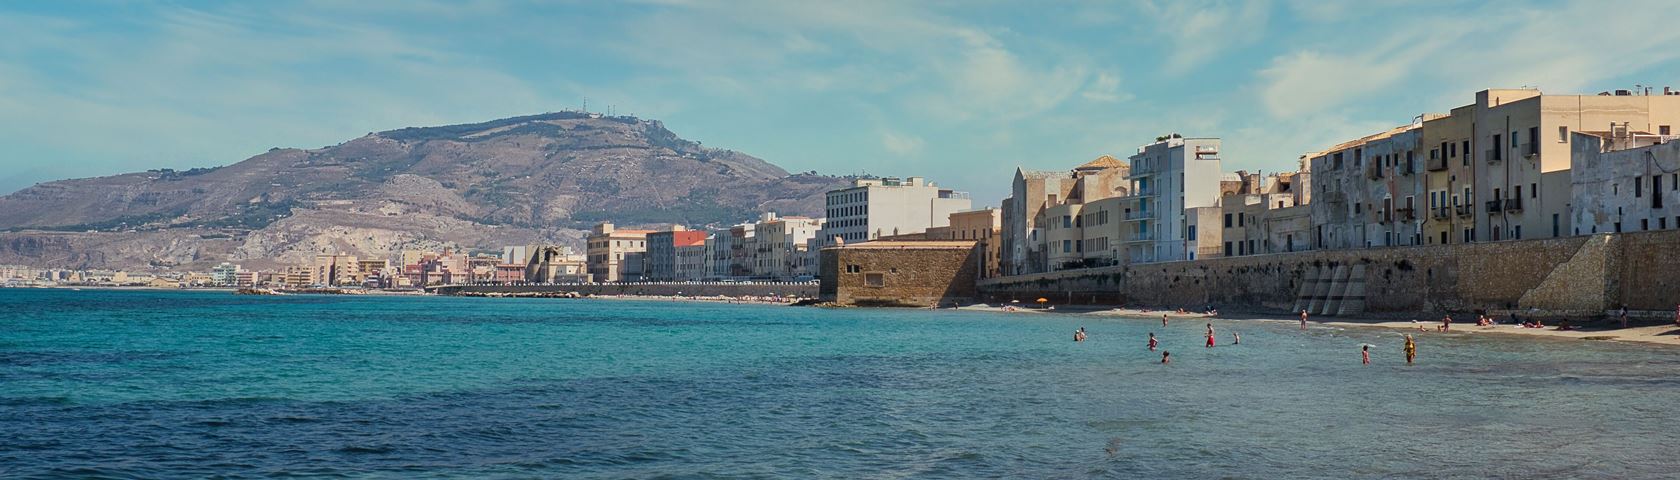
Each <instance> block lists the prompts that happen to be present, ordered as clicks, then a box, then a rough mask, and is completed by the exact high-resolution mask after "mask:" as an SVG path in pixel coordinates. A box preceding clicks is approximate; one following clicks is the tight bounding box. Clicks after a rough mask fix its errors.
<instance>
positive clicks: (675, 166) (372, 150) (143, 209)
mask: <svg viewBox="0 0 1680 480" xmlns="http://www.w3.org/2000/svg"><path fill="white" fill-rule="evenodd" d="M846 182H847V180H846V179H844V178H837V177H828V176H820V175H816V174H814V173H810V174H796V175H790V174H788V172H787V171H785V170H782V169H781V168H780V167H777V166H775V165H772V164H770V163H768V162H765V161H763V160H760V159H758V158H755V157H752V156H750V155H746V154H743V153H739V152H735V151H730V150H720V149H713V148H706V147H703V146H702V145H701V144H700V143H699V142H694V141H690V140H684V139H682V138H681V137H678V136H677V135H676V134H675V133H672V132H671V131H670V130H667V129H666V128H665V127H664V125H663V124H661V123H660V122H659V121H657V120H643V119H637V118H633V117H603V116H601V115H598V114H589V113H581V112H559V113H547V114H541V115H531V116H523V117H514V118H507V119H502V120H494V121H489V122H483V123H474V124H465V125H450V126H443V127H424V128H404V129H400V130H391V131H384V132H377V133H370V134H368V135H366V136H363V137H361V138H357V139H354V140H350V141H348V142H344V143H341V144H338V145H334V146H329V147H325V148H320V149H313V150H306V149H295V148H275V149H271V150H269V151H268V152H266V153H263V154H261V155H257V156H255V157H251V158H250V159H247V160H245V161H242V162H239V163H235V164H233V165H228V166H224V167H217V168H201V169H192V170H186V171H175V170H168V169H163V170H150V171H146V172H138V173H129V174H123V175H115V176H110V177H100V178H87V179H75V180H63V181H56V182H48V183H42V184H39V185H35V186H32V187H29V188H26V189H23V190H20V191H17V192H15V193H12V194H10V195H6V196H4V197H0V230H4V232H3V233H0V264H3V263H22V264H28V265H39V266H53V267H80V268H139V267H155V268H177V267H195V268H196V267H202V266H204V265H209V264H214V263H216V262H221V261H236V262H241V261H242V262H247V263H251V264H254V265H258V266H263V265H267V264H269V263H270V261H271V260H272V261H278V262H279V263H289V262H298V261H301V260H302V259H304V258H307V257H309V256H310V255H313V254H314V253H317V252H323V251H336V252H343V253H351V254H358V255H364V256H376V257H380V258H383V257H384V256H388V255H390V254H391V253H392V252H395V251H399V250H402V249H409V248H442V247H456V248H482V249H495V248H499V247H500V246H502V245H511V244H521V243H529V242H539V241H540V242H560V243H570V244H574V245H580V243H579V240H578V239H579V238H581V235H582V234H583V232H584V231H585V230H587V229H588V228H589V226H590V225H592V224H593V223H594V222H597V221H602V220H610V221H614V222H616V223H619V224H622V225H653V224H662V223H683V224H687V225H706V224H722V223H729V222H736V221H741V220H746V219H749V218H752V217H753V216H755V215H756V214H757V213H758V212H765V211H775V212H779V213H782V214H787V215H819V214H820V213H821V211H822V201H823V195H822V193H823V192H825V191H827V190H830V189H833V188H836V187H838V186H842V185H844V184H846Z"/></svg>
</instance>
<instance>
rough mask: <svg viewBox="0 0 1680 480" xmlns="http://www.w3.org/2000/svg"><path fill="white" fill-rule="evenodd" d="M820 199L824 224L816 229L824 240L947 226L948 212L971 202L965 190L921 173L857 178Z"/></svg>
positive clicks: (862, 239) (867, 237)
mask: <svg viewBox="0 0 1680 480" xmlns="http://www.w3.org/2000/svg"><path fill="white" fill-rule="evenodd" d="M824 200H825V204H826V218H827V223H826V224H824V225H823V227H822V230H821V232H820V234H819V235H820V238H821V239H822V242H823V244H824V245H834V244H835V243H836V241H837V240H838V241H843V242H847V243H857V242H866V241H869V240H873V239H876V238H880V237H883V236H895V235H906V234H913V233H923V232H926V231H927V229H928V228H932V227H942V226H946V225H948V223H947V222H949V221H950V216H951V214H952V213H955V212H959V211H963V210H968V209H969V208H971V206H972V202H971V201H970V200H969V198H968V194H967V193H963V192H957V191H953V190H950V189H945V188H940V187H938V186H935V185H934V184H933V182H928V181H926V180H925V179H923V178H922V177H909V178H905V179H903V180H900V179H898V178H895V177H887V178H870V179H858V180H855V181H854V182H853V185H852V186H851V187H848V188H842V189H837V190H832V191H829V192H828V194H827V196H826V197H825V199H824Z"/></svg>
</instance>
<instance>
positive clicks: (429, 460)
mask: <svg viewBox="0 0 1680 480" xmlns="http://www.w3.org/2000/svg"><path fill="white" fill-rule="evenodd" d="M1079 326H1084V327H1086V328H1087V330H1089V331H1090V340H1089V341H1087V342H1085V343H1083V344H1075V343H1073V342H1071V341H1070V338H1071V332H1072V330H1073V329H1074V328H1076V327H1079ZM1215 326H1216V327H1217V328H1219V329H1220V330H1221V331H1222V332H1227V331H1230V330H1233V329H1235V330H1238V331H1240V332H1241V333H1242V335H1243V344H1242V345H1238V346H1224V345H1222V346H1220V347H1218V348H1214V349H1211V350H1209V349H1205V348H1203V347H1202V346H1201V342H1202V336H1201V332H1202V329H1203V326H1202V323H1200V322H1191V321H1180V322H1175V324H1174V325H1173V326H1172V327H1171V328H1169V329H1162V328H1161V327H1160V324H1159V323H1158V321H1157V320H1142V319H1139V320H1129V319H1118V318H1094V317H1088V316H1076V315H1043V314H992V313H977V312H951V311H940V312H931V311H925V310H868V309H842V310H825V309H812V308H792V307H767V306H746V305H722V304H685V303H658V302H631V301H610V300H553V299H466V298H396V297H348V296H289V297H248V296H247V297H242V296H235V295H231V294H226V293H214V292H140V291H80V292H78V291H64V290H16V289H12V290H6V289H0V477H3V478H64V477H68V478H86V477H115V478H128V477H133V478H201V477H221V478H258V477H353V478H462V477H465V478H487V477H488V478H502V477H506V478H530V477H567V478H743V477H744V478H753V477H758V478H785V477H828V478H857V477H867V478H879V477H944V478H974V477H1015V478H1263V479H1271V478H1447V477H1474V478H1489V477H1492V478H1543V477H1552V478H1675V476H1676V472H1680V461H1676V460H1675V459H1676V458H1677V455H1680V427H1677V425H1680V421H1677V420H1680V414H1677V413H1676V409H1677V408H1680V376H1676V372H1680V354H1677V353H1676V352H1674V351H1672V350H1670V349H1665V348H1661V347H1651V346H1642V345H1628V344H1611V343H1604V342H1587V341H1579V340H1575V341H1563V340H1558V341H1552V340H1535V339H1526V338H1521V339H1513V338H1498V337H1494V336H1491V335H1477V336H1456V335H1440V334H1424V335H1423V336H1421V337H1420V339H1419V351H1420V355H1419V356H1420V360H1421V363H1420V364H1419V365H1416V366H1411V367H1407V366H1405V365H1404V362H1403V360H1402V359H1401V357H1400V355H1399V353H1400V340H1399V336H1398V334H1396V333H1393V332H1390V331H1383V330H1376V329H1351V330H1342V329H1332V328H1315V329H1312V330H1309V331H1307V332H1301V331H1299V330H1297V329H1296V327H1294V326H1292V325H1289V324H1260V323H1255V322H1232V321H1221V322H1216V323H1215ZM1151 331H1153V332H1155V333H1156V334H1157V335H1160V336H1161V338H1162V341H1163V344H1164V346H1165V347H1166V348H1167V349H1169V350H1171V351H1173V357H1174V358H1175V361H1174V362H1173V364H1171V365H1166V366H1163V365H1160V364H1158V363H1157V361H1158V359H1159V356H1158V354H1152V353H1150V352H1148V351H1146V350H1145V349H1144V343H1145V337H1146V335H1147V333H1148V332H1151ZM1228 338H1229V337H1227V336H1224V334H1223V333H1222V337H1221V339H1220V340H1221V343H1222V344H1223V343H1224V342H1225V341H1226V340H1228ZM1362 343H1371V344H1374V345H1376V347H1375V348H1374V349H1373V352H1374V354H1373V357H1374V359H1375V364H1374V365H1371V366H1362V365H1360V363H1359V345H1360V344H1362Z"/></svg>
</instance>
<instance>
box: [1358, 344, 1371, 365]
mask: <svg viewBox="0 0 1680 480" xmlns="http://www.w3.org/2000/svg"><path fill="white" fill-rule="evenodd" d="M1359 361H1360V362H1361V363H1363V364H1365V365H1370V364H1371V344H1369V343H1367V344H1364V345H1360V346H1359Z"/></svg>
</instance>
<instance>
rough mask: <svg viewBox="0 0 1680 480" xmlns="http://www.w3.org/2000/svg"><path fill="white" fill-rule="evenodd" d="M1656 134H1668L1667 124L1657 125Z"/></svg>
mask: <svg viewBox="0 0 1680 480" xmlns="http://www.w3.org/2000/svg"><path fill="white" fill-rule="evenodd" d="M1657 135H1668V125H1657Z"/></svg>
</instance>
